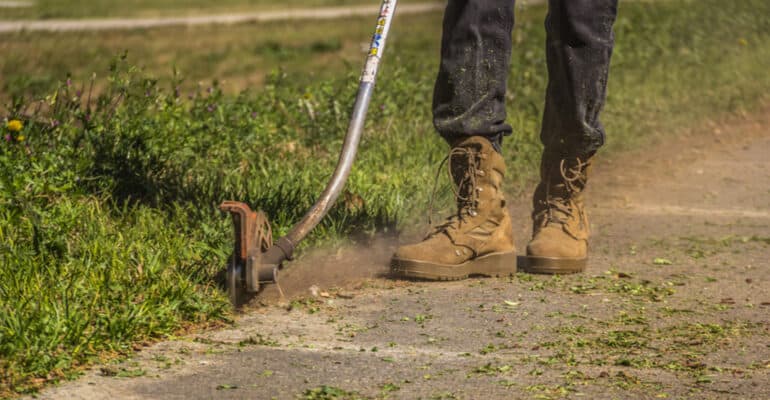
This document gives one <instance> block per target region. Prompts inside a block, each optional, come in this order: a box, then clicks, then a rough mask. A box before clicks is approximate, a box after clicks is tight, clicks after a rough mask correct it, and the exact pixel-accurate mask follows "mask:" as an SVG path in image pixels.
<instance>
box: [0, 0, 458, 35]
mask: <svg viewBox="0 0 770 400" xmlns="http://www.w3.org/2000/svg"><path fill="white" fill-rule="evenodd" d="M379 9H380V6H379V4H372V5H365V6H345V7H325V8H296V9H291V10H279V11H261V12H253V13H234V14H218V15H216V14H215V15H200V16H184V17H158V18H93V19H49V20H40V21H38V20H18V21H2V20H0V33H11V32H34V31H45V32H67V31H102V30H122V29H145V28H158V27H169V26H195V25H212V24H242V23H248V22H272V21H294V20H322V19H337V18H344V17H355V16H367V15H376V14H377V12H378V11H379ZM443 9H444V3H438V2H431V3H415V4H401V5H399V6H398V13H399V15H401V14H419V13H425V12H431V11H437V10H443Z"/></svg>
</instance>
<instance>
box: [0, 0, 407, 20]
mask: <svg viewBox="0 0 770 400" xmlns="http://www.w3.org/2000/svg"><path fill="white" fill-rule="evenodd" d="M406 2H410V0H406ZM180 3H183V4H180ZM365 4H369V5H377V4H378V3H377V1H376V0H283V1H281V2H276V1H275V0H220V1H216V2H212V1H207V0H186V1H184V2H180V1H175V0H159V1H152V0H127V1H121V2H115V1H110V0H87V1H78V0H36V1H34V2H33V5H32V6H31V7H21V8H0V20H4V19H5V20H8V19H18V18H24V19H54V18H98V17H112V18H115V17H156V16H178V15H196V14H209V13H225V12H254V11H262V10H271V9H281V10H283V9H288V8H299V7H303V8H304V7H332V6H341V5H352V6H358V5H365Z"/></svg>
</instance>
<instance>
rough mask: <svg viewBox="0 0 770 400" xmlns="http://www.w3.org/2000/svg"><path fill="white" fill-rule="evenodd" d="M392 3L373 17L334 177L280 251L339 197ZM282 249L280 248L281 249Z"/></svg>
mask: <svg viewBox="0 0 770 400" xmlns="http://www.w3.org/2000/svg"><path fill="white" fill-rule="evenodd" d="M396 3H397V0H383V1H382V5H381V6H380V15H379V17H378V18H377V26H376V27H375V32H374V36H373V37H372V44H371V46H370V47H369V55H368V56H367V58H366V64H365V66H364V71H363V73H362V74H361V79H360V83H359V86H358V94H357V95H356V102H355V104H354V105H353V113H352V115H351V116H350V124H349V125H348V131H347V134H346V135H345V141H344V143H343V145H342V152H341V153H340V158H339V161H338V162H337V168H336V169H335V170H334V174H333V175H332V177H331V179H330V180H329V183H328V184H327V185H326V189H325V190H324V191H323V193H321V196H320V197H319V199H318V200H317V201H316V203H315V204H314V205H313V207H312V208H311V209H310V211H308V212H307V213H306V214H305V216H304V217H302V220H301V221H300V222H298V223H297V224H296V225H295V226H294V227H293V228H292V230H291V231H290V232H289V233H288V234H287V235H286V236H285V237H284V238H283V239H282V240H283V241H284V246H286V245H290V246H286V247H291V249H283V250H284V251H286V250H288V251H289V253H291V252H292V251H293V247H294V246H296V245H297V244H298V243H299V242H300V241H301V240H302V239H304V238H305V237H306V236H307V235H308V233H310V231H312V230H313V228H315V227H316V225H318V223H319V222H321V220H322V219H323V217H324V216H326V214H327V213H328V212H329V210H330V209H331V208H332V206H333V205H334V202H335V201H336V200H337V197H339V194H340V192H341V191H342V188H343V187H344V186H345V182H346V181H347V179H348V176H349V175H350V168H351V167H352V165H353V161H354V160H355V158H356V151H357V150H358V143H359V142H360V141H361V134H362V133H363V130H364V122H365V121H366V112H367V111H368V109H369V102H370V101H371V100H372V92H373V91H374V83H375V78H376V77H377V71H378V69H379V65H380V60H381V59H382V54H383V52H384V50H385V41H386V39H387V37H388V32H389V31H390V24H391V22H392V20H393V15H394V13H395V11H396ZM285 241H288V242H289V243H285ZM280 242H281V241H279V244H280ZM284 246H281V247H282V248H283V247H284ZM286 256H287V257H291V254H286Z"/></svg>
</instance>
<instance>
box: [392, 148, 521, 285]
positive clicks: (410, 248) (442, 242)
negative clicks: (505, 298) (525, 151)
mask: <svg viewBox="0 0 770 400" xmlns="http://www.w3.org/2000/svg"><path fill="white" fill-rule="evenodd" d="M447 160H448V165H449V172H450V174H451V176H452V181H453V182H454V186H455V187H456V189H455V196H456V199H457V212H456V213H455V214H454V215H452V216H450V217H449V218H448V219H447V220H446V221H445V222H444V223H442V224H440V225H438V226H436V227H435V228H434V229H433V231H432V232H431V233H430V234H428V236H427V237H426V238H425V239H424V240H423V241H422V242H419V243H416V244H412V245H407V246H402V247H399V248H398V250H397V251H396V254H394V255H393V260H392V264H391V268H392V270H393V272H394V273H395V274H396V275H400V276H404V277H409V278H420V279H430V280H457V279H464V278H467V277H468V276H469V275H485V276H502V275H510V274H513V273H515V272H516V248H515V246H514V243H513V227H512V225H511V217H510V215H509V214H508V210H507V209H506V207H505V198H504V196H503V192H502V182H503V177H504V176H505V162H504V161H503V157H502V156H501V155H500V154H499V153H498V152H497V151H495V150H494V148H493V147H492V144H491V143H490V141H489V140H488V139H486V138H484V137H481V136H471V137H468V138H466V139H463V140H460V141H458V142H457V143H455V144H454V145H453V146H452V149H451V151H450V153H449V155H448V156H447Z"/></svg>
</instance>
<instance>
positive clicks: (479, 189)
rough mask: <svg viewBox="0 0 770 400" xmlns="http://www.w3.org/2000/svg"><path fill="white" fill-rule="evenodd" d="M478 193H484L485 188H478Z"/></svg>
mask: <svg viewBox="0 0 770 400" xmlns="http://www.w3.org/2000/svg"><path fill="white" fill-rule="evenodd" d="M476 191H477V192H483V191H484V188H483V187H477V188H476Z"/></svg>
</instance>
